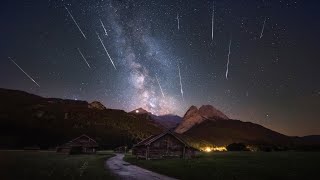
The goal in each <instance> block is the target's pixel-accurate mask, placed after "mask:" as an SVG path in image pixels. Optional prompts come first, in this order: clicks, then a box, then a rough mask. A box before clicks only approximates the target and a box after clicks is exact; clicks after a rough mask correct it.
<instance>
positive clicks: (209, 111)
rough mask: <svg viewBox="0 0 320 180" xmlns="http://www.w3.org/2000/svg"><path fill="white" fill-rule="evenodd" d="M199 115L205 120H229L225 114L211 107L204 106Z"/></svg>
mask: <svg viewBox="0 0 320 180" xmlns="http://www.w3.org/2000/svg"><path fill="white" fill-rule="evenodd" d="M199 113H200V115H201V116H203V117H205V118H221V119H229V118H228V117H227V116H226V115H225V114H223V113H222V112H221V111H219V110H218V109H216V108H215V107H213V106H211V105H203V106H201V107H200V108H199Z"/></svg>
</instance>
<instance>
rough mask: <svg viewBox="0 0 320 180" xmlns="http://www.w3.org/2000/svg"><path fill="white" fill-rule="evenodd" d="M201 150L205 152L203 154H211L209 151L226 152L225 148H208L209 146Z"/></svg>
mask: <svg viewBox="0 0 320 180" xmlns="http://www.w3.org/2000/svg"><path fill="white" fill-rule="evenodd" d="M202 150H203V151H205V152H211V151H227V148H226V147H224V146H220V147H218V146H215V147H209V146H208V147H205V148H203V149H202Z"/></svg>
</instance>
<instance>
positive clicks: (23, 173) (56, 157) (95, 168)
mask: <svg viewBox="0 0 320 180" xmlns="http://www.w3.org/2000/svg"><path fill="white" fill-rule="evenodd" d="M112 156H113V155H112V154H111V152H99V153H97V154H96V155H65V154H57V153H55V152H49V151H44V152H41V151H40V152H37V151H0V179H1V180H11V179H19V180H24V179H32V180H38V179H46V180H53V179H59V180H64V179H66V180H73V179H80V180H81V179H90V180H98V179H101V180H102V179H103V180H107V179H114V177H113V176H112V175H111V174H110V172H108V171H107V170H106V169H105V160H106V159H107V158H110V157H112Z"/></svg>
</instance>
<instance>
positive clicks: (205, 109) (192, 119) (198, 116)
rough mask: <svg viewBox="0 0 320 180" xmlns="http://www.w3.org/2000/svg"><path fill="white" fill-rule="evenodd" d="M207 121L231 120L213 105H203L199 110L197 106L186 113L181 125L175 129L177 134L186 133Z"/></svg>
mask: <svg viewBox="0 0 320 180" xmlns="http://www.w3.org/2000/svg"><path fill="white" fill-rule="evenodd" d="M206 119H212V120H214V119H229V118H228V117H227V116H226V115H225V114H223V113H222V112H221V111H219V110H217V109H216V108H214V107H213V106H211V105H203V106H201V107H200V109H198V108H197V107H196V106H191V107H190V108H189V109H188V111H187V112H186V113H185V115H184V117H183V119H182V121H181V123H180V124H179V125H178V127H177V128H176V129H175V132H177V133H180V134H181V133H184V132H186V131H188V130H189V129H190V128H192V127H193V126H194V125H196V124H200V123H202V122H203V121H204V120H206Z"/></svg>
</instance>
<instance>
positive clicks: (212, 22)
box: [211, 1, 214, 41]
mask: <svg viewBox="0 0 320 180" xmlns="http://www.w3.org/2000/svg"><path fill="white" fill-rule="evenodd" d="M213 29H214V1H213V4H212V16H211V40H212V41H213Z"/></svg>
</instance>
